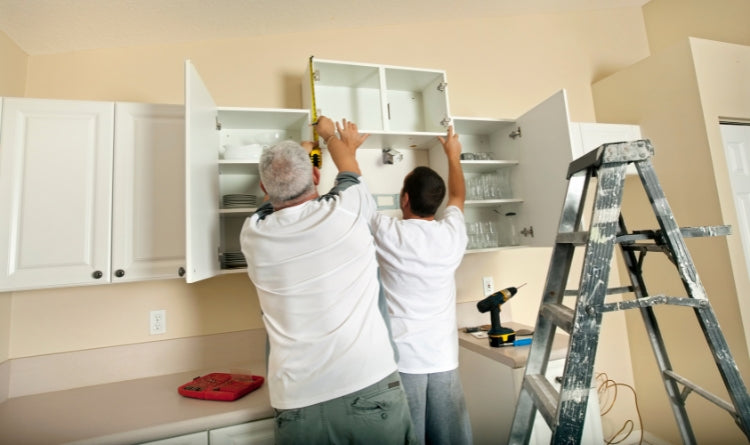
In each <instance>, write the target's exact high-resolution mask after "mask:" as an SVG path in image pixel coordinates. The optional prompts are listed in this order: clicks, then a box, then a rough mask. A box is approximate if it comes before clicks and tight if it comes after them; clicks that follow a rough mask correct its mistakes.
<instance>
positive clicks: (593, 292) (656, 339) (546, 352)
mask: <svg viewBox="0 0 750 445" xmlns="http://www.w3.org/2000/svg"><path fill="white" fill-rule="evenodd" d="M653 153H654V149H653V146H652V145H651V142H650V141H649V140H638V141H632V142H622V143H615V144H604V145H602V146H600V147H599V148H597V149H596V150H593V151H591V152H589V153H587V154H586V155H584V156H582V157H581V158H579V159H577V160H575V161H573V162H572V163H571V164H570V167H569V169H568V175H567V176H568V181H569V182H568V189H567V193H566V197H565V204H564V207H563V210H562V215H561V217H560V223H559V230H558V235H557V239H556V243H555V246H554V249H553V252H552V258H551V260H550V267H549V270H548V272H547V282H546V285H545V290H544V294H543V299H542V303H541V307H540V310H539V314H538V318H537V322H536V327H535V329H534V336H533V340H532V343H531V349H530V351H529V356H528V361H527V363H526V370H525V373H524V377H523V384H522V387H521V392H520V395H519V399H518V403H517V405H516V411H515V415H514V418H513V424H512V426H511V431H510V438H509V443H511V444H526V443H528V442H529V438H530V436H531V430H532V426H533V423H534V416H535V414H536V412H537V411H539V413H540V414H541V415H542V417H543V418H544V420H545V421H546V423H547V425H549V426H550V429H551V432H552V436H551V442H550V443H554V444H577V443H580V442H581V437H582V433H583V423H584V420H585V414H586V405H587V402H588V396H589V391H590V388H591V383H592V377H593V368H594V359H595V357H596V349H597V344H598V341H599V329H600V326H601V321H602V315H603V314H604V313H605V312H610V311H617V310H625V309H638V310H640V311H641V314H642V316H643V320H644V322H645V326H646V330H647V332H648V337H649V340H650V342H651V346H652V348H653V350H654V354H655V355H656V361H657V364H658V366H659V369H660V371H661V377H662V380H663V383H664V386H665V388H666V391H667V395H668V397H669V401H670V404H671V406H672V411H673V413H674V415H675V417H676V420H677V424H678V428H679V430H680V434H681V436H682V441H683V443H685V444H694V443H696V439H695V436H694V434H693V430H692V428H691V426H690V421H689V419H688V416H687V411H686V408H685V399H686V398H687V396H688V395H689V394H690V393H691V392H695V393H697V394H699V395H701V396H703V397H704V398H706V399H707V400H709V401H711V402H712V403H714V404H716V405H718V406H719V407H721V408H723V409H725V410H726V411H728V412H729V413H730V415H731V416H732V417H733V418H734V420H735V422H736V423H737V425H738V426H739V427H740V429H741V430H742V432H743V433H744V434H745V435H746V436H747V437H748V438H749V439H750V396H748V392H747V389H746V387H745V384H744V383H743V381H742V377H741V376H740V373H739V370H738V369H737V366H736V364H735V362H734V359H733V357H732V355H731V353H730V351H729V348H728V345H727V342H726V340H725V339H724V336H723V334H722V332H721V329H720V328H719V323H718V321H717V319H716V315H715V314H714V312H713V309H712V308H711V303H710V302H709V301H708V298H707V296H706V291H705V289H704V288H703V285H702V283H701V281H700V279H699V278H698V274H697V273H696V270H695V266H694V264H693V260H692V258H691V257H690V254H689V253H688V250H687V248H686V246H685V241H684V238H688V237H696V236H724V235H728V234H729V233H730V227H729V226H711V227H695V228H682V229H681V228H679V227H677V225H676V224H675V221H674V218H673V216H672V211H671V209H670V207H669V204H668V203H667V200H666V198H665V197H664V194H663V192H662V189H661V186H660V185H659V182H658V180H657V178H656V174H655V173H654V169H653V166H652V163H651V158H652V156H653ZM629 163H633V164H635V167H636V169H637V171H638V175H639V176H640V179H641V182H642V183H643V186H644V188H645V191H646V194H647V195H648V198H649V201H650V202H651V204H652V207H653V210H654V214H655V216H656V219H657V221H658V223H659V227H660V229H659V230H654V231H638V232H632V233H628V232H627V230H626V227H625V222H624V220H623V218H622V215H621V212H620V209H621V201H622V193H623V188H624V181H625V173H626V168H627V166H628V164H629ZM594 176H596V177H597V181H596V183H597V185H596V193H595V195H594V202H593V208H592V212H591V221H590V224H589V230H588V231H585V232H584V231H581V222H582V216H583V213H584V211H583V208H584V201H585V197H586V194H587V189H588V186H589V182H590V179H591V178H592V177H594ZM615 244H618V245H619V246H620V250H621V253H622V255H623V258H624V262H625V264H626V266H627V269H628V273H629V275H630V281H631V285H630V286H626V287H623V288H616V289H607V283H608V282H609V272H610V265H611V261H612V254H613V251H614V246H615ZM579 246H585V247H586V253H585V255H584V258H583V266H582V273H581V279H580V283H579V289H578V290H576V291H569V292H566V291H565V285H566V283H567V282H568V275H569V272H570V267H571V263H572V261H573V254H574V251H575V248H576V247H579ZM650 251H657V252H663V253H665V254H666V255H667V256H668V258H669V259H670V261H671V262H672V263H674V264H675V266H676V268H677V270H678V272H679V274H680V277H681V279H682V282H683V284H684V286H685V289H686V290H687V293H688V295H689V296H688V297H671V296H665V295H653V296H651V295H649V294H648V292H647V290H646V286H645V283H644V281H643V276H642V273H641V272H642V269H641V267H642V263H643V259H644V256H645V254H646V253H647V252H650ZM625 292H633V293H634V294H635V298H634V299H632V300H624V301H619V302H616V303H605V296H606V295H608V294H614V293H625ZM565 295H575V296H576V297H577V298H576V302H575V309H571V308H569V307H567V306H565V305H563V296H565ZM656 305H676V306H686V307H689V308H692V309H693V310H694V311H695V314H696V316H697V318H698V322H699V324H700V326H701V328H702V330H703V333H704V335H705V337H706V341H707V342H708V345H709V348H710V350H711V353H712V354H713V357H714V361H715V362H716V365H717V367H718V369H719V372H720V374H721V377H722V379H723V381H724V384H725V386H726V388H727V391H728V393H729V394H730V396H731V403H729V402H727V401H725V400H723V399H721V398H719V397H717V396H715V395H713V394H711V393H710V392H708V391H706V390H704V389H703V388H701V387H700V386H698V385H696V384H694V383H693V382H691V381H689V380H688V379H686V378H684V377H682V376H680V375H678V374H677V373H675V372H674V370H673V369H672V366H671V364H670V361H669V357H668V356H667V351H666V349H665V345H664V342H663V340H662V337H661V332H660V330H659V326H658V324H657V321H656V317H655V315H654V311H653V306H656ZM557 328H561V329H563V330H564V331H566V332H568V333H569V334H570V339H569V345H568V355H567V359H566V362H565V368H564V372H563V376H562V379H561V380H559V381H560V390H559V391H558V390H557V389H556V388H555V386H554V385H553V384H552V383H551V382H550V381H549V380H548V379H547V378H545V372H546V369H547V364H548V361H549V357H550V350H551V347H552V340H553V338H554V335H555V330H556V329H557ZM681 388H682V389H681Z"/></svg>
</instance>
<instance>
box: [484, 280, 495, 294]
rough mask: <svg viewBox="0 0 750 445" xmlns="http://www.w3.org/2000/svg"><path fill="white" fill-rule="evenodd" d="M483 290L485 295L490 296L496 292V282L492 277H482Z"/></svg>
mask: <svg viewBox="0 0 750 445" xmlns="http://www.w3.org/2000/svg"><path fill="white" fill-rule="evenodd" d="M482 291H483V292H484V296H485V297H489V296H490V295H492V294H493V293H494V292H495V284H494V283H493V281H492V277H482Z"/></svg>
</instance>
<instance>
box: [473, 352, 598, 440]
mask: <svg viewBox="0 0 750 445" xmlns="http://www.w3.org/2000/svg"><path fill="white" fill-rule="evenodd" d="M508 347H509V348H513V346H508ZM459 363H460V367H459V372H460V375H461V385H462V387H463V389H464V398H465V400H466V407H467V409H468V411H469V418H470V419H471V427H472V434H473V437H474V444H475V445H494V444H503V443H508V438H509V436H510V427H511V424H512V422H513V415H514V413H515V409H516V400H517V399H518V394H519V393H520V391H521V385H522V383H523V373H524V368H523V367H518V368H513V367H511V366H508V365H507V364H505V363H501V362H500V361H497V360H493V359H491V358H489V357H487V356H485V355H483V354H480V353H478V352H476V351H473V350H469V349H468V348H466V347H461V348H459ZM564 365H565V359H558V360H551V361H550V362H549V364H548V367H547V373H546V376H547V379H549V380H550V382H552V383H553V385H555V386H556V387H557V388H558V389H559V385H558V384H557V383H556V382H555V378H556V377H559V376H562V373H563V367H564ZM550 436H551V433H550V429H549V427H548V426H547V423H546V422H545V421H544V419H543V418H542V417H541V414H539V413H537V415H536V416H535V419H534V426H533V429H532V433H531V438H530V439H529V443H530V444H536V445H542V444H548V443H549V440H550ZM581 443H582V444H585V445H589V444H592V445H593V444H601V443H604V441H603V438H602V427H601V415H600V413H599V400H598V395H597V393H596V388H592V389H591V391H590V393H589V400H588V405H587V409H586V419H585V421H584V426H583V437H582V439H581Z"/></svg>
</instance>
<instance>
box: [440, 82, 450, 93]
mask: <svg viewBox="0 0 750 445" xmlns="http://www.w3.org/2000/svg"><path fill="white" fill-rule="evenodd" d="M446 88H448V82H440V83H439V84H438V85H437V90H438V91H440V92H441V93H444V92H445V89H446Z"/></svg>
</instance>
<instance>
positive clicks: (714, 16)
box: [643, 0, 750, 54]
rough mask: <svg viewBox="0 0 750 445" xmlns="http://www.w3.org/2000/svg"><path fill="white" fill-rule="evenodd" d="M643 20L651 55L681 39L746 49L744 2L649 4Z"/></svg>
mask: <svg viewBox="0 0 750 445" xmlns="http://www.w3.org/2000/svg"><path fill="white" fill-rule="evenodd" d="M643 16H644V20H645V22H646V32H647V33H648V43H649V48H650V50H651V51H650V52H651V54H656V53H658V52H659V51H661V50H663V49H666V48H669V47H670V46H672V45H675V44H677V43H679V42H682V41H684V40H685V37H700V38H704V39H711V40H718V41H721V42H730V43H739V44H741V45H750V26H748V23H747V20H748V17H750V2H749V1H747V0H711V1H706V0H651V1H650V2H648V3H646V4H645V5H644V6H643Z"/></svg>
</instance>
